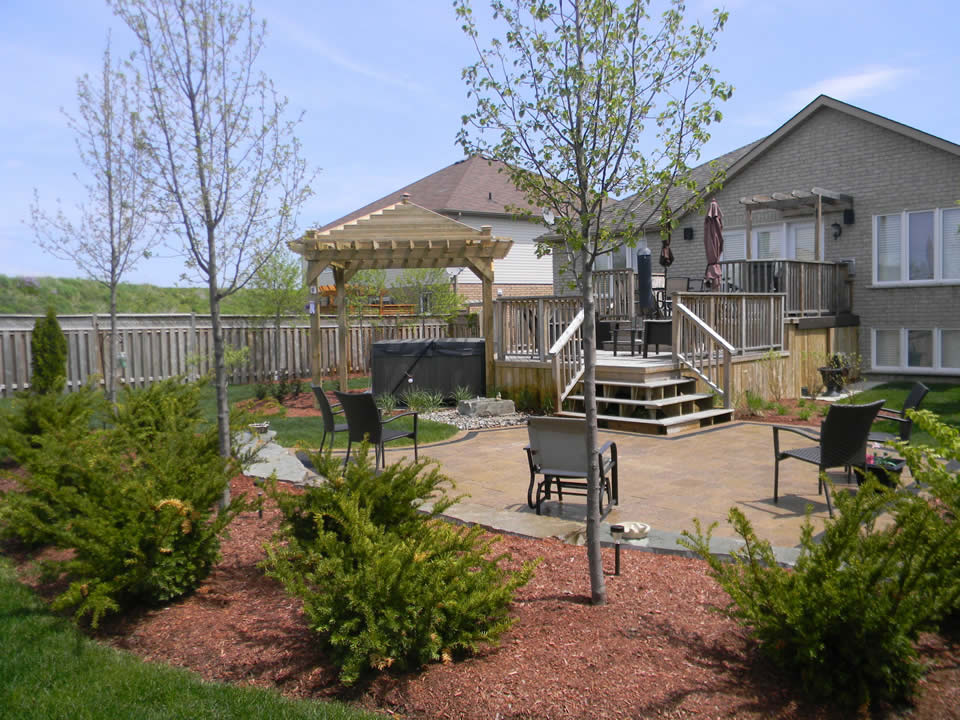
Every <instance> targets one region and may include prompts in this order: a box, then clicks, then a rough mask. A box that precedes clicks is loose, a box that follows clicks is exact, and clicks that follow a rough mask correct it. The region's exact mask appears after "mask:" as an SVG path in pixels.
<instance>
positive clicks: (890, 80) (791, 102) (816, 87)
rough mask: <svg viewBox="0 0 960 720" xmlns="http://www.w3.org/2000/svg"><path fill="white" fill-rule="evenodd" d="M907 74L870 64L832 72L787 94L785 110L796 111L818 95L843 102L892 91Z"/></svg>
mask: <svg viewBox="0 0 960 720" xmlns="http://www.w3.org/2000/svg"><path fill="white" fill-rule="evenodd" d="M907 75H909V72H908V71H907V70H906V69H904V68H893V67H873V68H867V69H865V70H862V71H861V72H857V73H852V74H850V75H836V76H834V77H830V78H826V79H824V80H820V81H819V82H816V83H814V84H813V85H810V86H809V87H805V88H802V89H799V90H793V91H791V92H789V93H787V95H786V97H785V98H784V101H783V105H784V107H785V109H789V110H799V109H800V108H801V107H803V106H804V105H806V104H807V103H809V102H810V101H811V100H813V99H814V98H815V97H817V96H818V95H829V96H830V97H832V98H835V99H837V100H843V101H845V102H849V101H853V100H859V99H860V98H864V97H869V96H871V95H876V94H877V93H880V92H884V91H887V90H892V89H894V88H895V87H897V86H898V85H899V84H900V82H901V81H902V80H903V79H904V78H905V77H907Z"/></svg>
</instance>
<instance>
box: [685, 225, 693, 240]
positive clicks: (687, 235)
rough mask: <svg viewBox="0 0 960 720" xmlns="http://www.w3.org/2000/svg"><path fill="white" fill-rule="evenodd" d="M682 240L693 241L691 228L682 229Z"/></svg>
mask: <svg viewBox="0 0 960 720" xmlns="http://www.w3.org/2000/svg"><path fill="white" fill-rule="evenodd" d="M683 239H684V240H693V228H692V227H685V228H684V229H683Z"/></svg>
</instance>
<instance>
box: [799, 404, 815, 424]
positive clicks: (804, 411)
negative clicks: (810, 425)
mask: <svg viewBox="0 0 960 720" xmlns="http://www.w3.org/2000/svg"><path fill="white" fill-rule="evenodd" d="M812 414H813V410H811V409H810V408H808V407H804V408H800V410H799V411H797V417H798V418H799V419H801V420H804V421H806V420H809V419H810V416H811V415H812Z"/></svg>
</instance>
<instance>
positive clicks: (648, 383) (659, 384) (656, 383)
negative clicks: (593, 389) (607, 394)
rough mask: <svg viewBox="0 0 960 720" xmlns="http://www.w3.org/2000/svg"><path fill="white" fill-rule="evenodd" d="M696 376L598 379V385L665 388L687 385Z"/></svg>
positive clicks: (694, 380) (694, 381)
mask: <svg viewBox="0 0 960 720" xmlns="http://www.w3.org/2000/svg"><path fill="white" fill-rule="evenodd" d="M696 382H697V380H696V378H691V377H678V378H663V379H661V380H643V381H634V382H631V381H628V380H597V381H596V384H597V385H608V386H610V387H626V388H640V389H648V388H649V389H652V388H664V387H670V386H672V385H685V384H688V383H696Z"/></svg>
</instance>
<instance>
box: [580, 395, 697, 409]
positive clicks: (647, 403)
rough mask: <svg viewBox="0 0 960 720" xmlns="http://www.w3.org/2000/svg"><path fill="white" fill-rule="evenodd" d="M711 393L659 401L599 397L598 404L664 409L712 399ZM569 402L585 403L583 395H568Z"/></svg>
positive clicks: (675, 396)
mask: <svg viewBox="0 0 960 720" xmlns="http://www.w3.org/2000/svg"><path fill="white" fill-rule="evenodd" d="M712 397H713V395H712V394H711V393H690V394H688V395H674V396H673V397H668V398H660V399H658V400H630V399H628V398H617V397H607V396H600V395H598V396H597V402H598V403H617V404H620V405H632V406H634V407H644V408H662V407H667V406H669V405H679V404H681V403H685V402H696V401H697V400H706V399H707V398H712ZM567 400H579V401H580V402H583V400H584V398H583V395H568V396H567Z"/></svg>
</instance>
